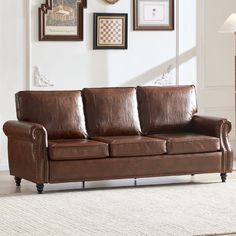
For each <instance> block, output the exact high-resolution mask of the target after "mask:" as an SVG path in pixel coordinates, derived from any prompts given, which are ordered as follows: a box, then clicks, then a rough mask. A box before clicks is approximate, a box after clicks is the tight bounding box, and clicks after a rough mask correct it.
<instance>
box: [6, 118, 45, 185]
mask: <svg viewBox="0 0 236 236" xmlns="http://www.w3.org/2000/svg"><path fill="white" fill-rule="evenodd" d="M3 131H4V133H5V134H6V135H7V136H8V159H9V168H10V174H11V175H14V176H18V177H21V178H24V179H26V180H29V181H32V182H35V183H47V182H48V181H49V180H48V175H49V170H48V157H47V131H46V130H45V128H44V127H43V126H42V125H39V124H35V123H30V122H20V121H8V122H6V123H5V124H4V126H3Z"/></svg>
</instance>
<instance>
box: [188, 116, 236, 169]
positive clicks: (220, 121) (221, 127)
mask: <svg viewBox="0 0 236 236" xmlns="http://www.w3.org/2000/svg"><path fill="white" fill-rule="evenodd" d="M192 128H193V131H194V132H196V133H200V134H204V135H209V136H214V137H217V138H219V139H220V146H221V151H222V154H223V158H222V173H226V172H231V171H232V170H233V151H232V149H231V146H230V143H229V132H230V131H231V129H232V125H231V122H230V121H229V120H227V119H224V118H217V117H207V116H194V117H193V119H192Z"/></svg>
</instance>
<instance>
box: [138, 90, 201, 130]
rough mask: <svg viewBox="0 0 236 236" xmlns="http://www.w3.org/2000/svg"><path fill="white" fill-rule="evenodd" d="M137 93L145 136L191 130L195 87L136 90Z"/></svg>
mask: <svg viewBox="0 0 236 236" xmlns="http://www.w3.org/2000/svg"><path fill="white" fill-rule="evenodd" d="M137 93H138V94H137V96H138V106H139V115H140V125H141V130H142V132H143V133H144V134H154V133H163V132H182V131H188V130H190V124H191V119H192V117H193V115H194V114H195V113H196V112H197V104H196V92H195V87H194V86H168V87H156V86H155V87H138V88H137Z"/></svg>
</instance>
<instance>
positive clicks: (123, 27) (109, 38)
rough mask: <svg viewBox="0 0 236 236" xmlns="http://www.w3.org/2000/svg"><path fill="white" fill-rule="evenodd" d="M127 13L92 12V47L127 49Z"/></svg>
mask: <svg viewBox="0 0 236 236" xmlns="http://www.w3.org/2000/svg"><path fill="white" fill-rule="evenodd" d="M127 41H128V14H126V13H94V36H93V49H127Z"/></svg>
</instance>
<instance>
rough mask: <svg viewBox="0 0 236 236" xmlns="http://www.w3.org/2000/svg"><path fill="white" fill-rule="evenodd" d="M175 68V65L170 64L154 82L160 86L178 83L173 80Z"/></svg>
mask: <svg viewBox="0 0 236 236" xmlns="http://www.w3.org/2000/svg"><path fill="white" fill-rule="evenodd" d="M173 68H174V66H173V65H169V66H168V67H167V69H166V71H165V72H164V73H163V74H162V75H161V76H160V77H158V78H157V79H156V80H155V82H154V84H155V85H159V86H165V85H174V84H176V81H173Z"/></svg>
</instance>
